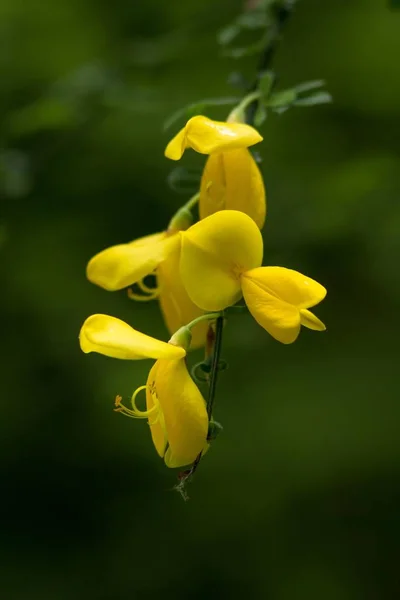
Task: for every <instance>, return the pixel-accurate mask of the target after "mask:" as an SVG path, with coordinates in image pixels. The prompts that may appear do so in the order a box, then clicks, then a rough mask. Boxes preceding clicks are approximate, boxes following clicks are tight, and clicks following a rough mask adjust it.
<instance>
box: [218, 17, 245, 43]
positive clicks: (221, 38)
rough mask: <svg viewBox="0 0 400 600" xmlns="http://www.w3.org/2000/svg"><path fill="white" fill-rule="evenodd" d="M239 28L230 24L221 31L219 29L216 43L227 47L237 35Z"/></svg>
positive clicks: (234, 24) (235, 24)
mask: <svg viewBox="0 0 400 600" xmlns="http://www.w3.org/2000/svg"><path fill="white" fill-rule="evenodd" d="M239 33H240V26H239V25H238V24H237V23H231V24H230V25H227V26H226V27H224V28H223V29H221V30H220V31H219V32H218V34H217V42H218V44H220V46H227V45H228V44H230V43H231V42H233V40H234V39H235V38H236V37H237V36H238V35H239Z"/></svg>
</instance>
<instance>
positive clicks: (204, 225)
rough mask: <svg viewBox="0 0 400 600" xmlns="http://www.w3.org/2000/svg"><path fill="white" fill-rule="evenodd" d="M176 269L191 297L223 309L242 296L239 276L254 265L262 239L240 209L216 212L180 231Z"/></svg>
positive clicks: (259, 256) (203, 305)
mask: <svg viewBox="0 0 400 600" xmlns="http://www.w3.org/2000/svg"><path fill="white" fill-rule="evenodd" d="M181 236H182V251H181V262H180V271H181V276H182V281H183V285H184V286H185V288H186V291H187V293H188V295H189V297H190V298H191V300H192V301H193V302H194V303H195V304H196V305H197V306H199V307H200V308H201V309H203V310H223V309H224V308H226V307H227V306H230V305H232V304H234V303H235V302H237V301H238V300H239V299H240V298H241V295H242V292H241V283H240V276H241V274H242V273H243V272H245V271H248V270H249V269H253V268H255V267H258V266H259V265H260V264H261V261H262V253H263V242H262V237H261V233H260V231H259V229H258V227H257V225H256V224H255V223H254V221H253V220H252V219H251V218H250V217H248V216H247V215H245V214H244V213H242V212H240V211H233V210H224V211H220V212H217V213H215V214H213V215H211V216H209V217H207V218H206V219H203V220H202V221H200V222H199V223H196V225H193V226H192V227H190V229H188V230H187V231H185V232H183V233H181Z"/></svg>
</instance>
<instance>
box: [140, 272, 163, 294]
mask: <svg viewBox="0 0 400 600" xmlns="http://www.w3.org/2000/svg"><path fill="white" fill-rule="evenodd" d="M153 275H155V273H153ZM137 284H138V286H139V287H140V289H141V290H142V292H145V294H155V293H159V292H160V286H158V285H157V284H156V285H155V286H154V287H150V286H148V285H146V284H145V282H144V279H140V281H138V283H137Z"/></svg>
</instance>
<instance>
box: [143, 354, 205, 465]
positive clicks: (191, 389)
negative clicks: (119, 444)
mask: <svg viewBox="0 0 400 600" xmlns="http://www.w3.org/2000/svg"><path fill="white" fill-rule="evenodd" d="M147 385H148V389H149V390H150V395H151V393H152V394H153V396H154V395H155V396H156V398H157V401H158V402H159V405H160V408H161V411H162V418H163V421H162V422H161V425H160V421H158V422H157V423H155V424H154V425H152V424H151V421H150V428H151V433H152V437H153V442H154V445H155V446H156V449H157V451H158V453H159V454H161V452H162V450H163V438H162V435H163V430H164V431H165V433H166V438H167V441H168V449H167V451H166V453H165V456H164V460H165V463H166V465H167V466H168V467H172V468H174V467H183V466H185V465H189V464H191V463H192V462H193V461H194V460H195V459H196V457H197V456H198V454H199V453H200V452H202V451H203V450H204V449H205V448H206V446H207V432H208V417H207V410H206V404H205V401H204V398H203V396H202V395H201V393H200V390H199V389H198V387H197V386H196V384H195V383H194V381H193V380H192V378H191V377H190V375H189V373H188V371H187V368H186V364H185V361H184V359H180V360H159V361H157V366H156V367H155V368H154V367H153V369H152V370H151V371H150V374H149V378H148V380H147ZM152 402H153V403H154V398H153V400H152ZM148 408H151V404H150V403H148ZM163 425H164V427H163Z"/></svg>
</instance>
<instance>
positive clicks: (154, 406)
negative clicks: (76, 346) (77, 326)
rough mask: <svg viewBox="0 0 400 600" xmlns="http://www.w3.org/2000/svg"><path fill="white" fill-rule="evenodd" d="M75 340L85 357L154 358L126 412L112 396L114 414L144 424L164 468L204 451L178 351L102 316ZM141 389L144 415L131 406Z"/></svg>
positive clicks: (201, 425)
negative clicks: (117, 412) (95, 354)
mask: <svg viewBox="0 0 400 600" xmlns="http://www.w3.org/2000/svg"><path fill="white" fill-rule="evenodd" d="M79 340H80V346H81V349H82V350H83V352H85V353H88V352H98V353H99V354H103V355H105V356H110V357H112V358H120V359H126V360H138V359H144V358H153V359H157V362H156V363H155V364H154V365H153V367H152V368H151V370H150V372H149V375H148V378H147V383H146V385H144V386H141V387H139V388H138V389H137V390H136V391H135V392H134V394H133V396H132V400H131V403H132V408H128V407H126V406H124V405H123V404H122V399H121V397H120V396H117V398H116V410H117V411H119V412H121V413H123V414H125V415H126V416H129V417H132V418H134V419H146V420H147V421H148V424H149V426H150V431H151V436H152V440H153V443H154V446H155V448H156V450H157V453H158V454H159V456H161V457H162V458H164V462H165V464H166V466H167V467H172V468H174V467H182V466H185V465H189V464H191V463H192V462H193V461H194V460H195V459H196V457H197V456H198V455H199V454H200V453H201V452H203V451H205V450H206V449H207V446H208V444H207V432H208V416H207V410H206V404H205V401H204V398H203V396H202V395H201V393H200V391H199V389H198V388H197V386H196V384H195V383H194V382H193V380H192V379H191V377H190V375H189V373H188V371H187V368H186V363H185V356H186V350H185V349H184V348H182V347H181V346H177V345H174V344H173V343H165V342H162V341H160V340H157V339H155V338H152V337H150V336H148V335H145V334H143V333H141V332H139V331H136V330H135V329H133V328H132V327H130V326H129V325H128V324H127V323H125V322H124V321H121V320H120V319H116V318H115V317H110V316H108V315H92V316H91V317H89V318H88V319H86V321H85V323H84V324H83V326H82V329H81V332H80V336H79ZM142 390H146V410H140V409H139V408H138V407H137V404H136V398H137V396H138V394H139V393H140V392H141V391H142Z"/></svg>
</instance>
